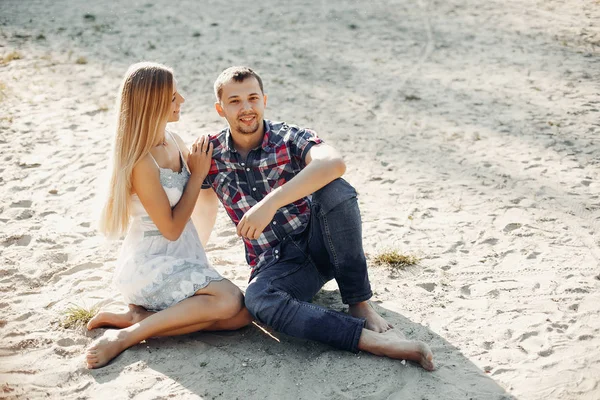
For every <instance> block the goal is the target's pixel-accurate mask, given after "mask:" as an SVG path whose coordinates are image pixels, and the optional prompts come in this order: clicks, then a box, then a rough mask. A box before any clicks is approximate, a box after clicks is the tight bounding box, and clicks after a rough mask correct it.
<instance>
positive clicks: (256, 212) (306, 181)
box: [237, 143, 346, 239]
mask: <svg viewBox="0 0 600 400" xmlns="http://www.w3.org/2000/svg"><path fill="white" fill-rule="evenodd" d="M305 161H306V164H307V165H306V167H305V168H304V169H303V170H302V171H300V173H299V174H298V175H296V176H295V177H294V178H293V179H291V180H289V181H288V182H286V183H285V184H284V185H282V186H280V187H278V188H276V189H275V190H273V191H272V192H271V193H269V194H268V195H266V196H265V198H264V199H262V200H261V201H260V202H259V203H258V204H256V205H255V206H254V207H252V208H251V209H250V210H248V212H247V213H246V214H244V216H243V217H242V219H241V220H240V222H239V224H238V226H237V233H238V235H239V236H244V237H247V238H249V239H258V237H259V236H260V235H261V234H262V232H263V230H264V229H265V227H266V226H267V224H269V222H271V220H272V219H273V217H274V216H275V213H276V212H277V210H278V209H279V208H281V207H283V206H285V205H287V204H290V203H293V202H294V201H296V200H298V199H301V198H303V197H305V196H308V195H309V194H312V193H314V192H316V191H317V190H319V189H321V188H322V187H323V186H325V185H327V184H328V183H330V182H332V181H334V180H335V179H337V178H339V177H341V176H342V175H343V174H344V172H346V164H345V163H344V160H343V159H342V157H341V155H340V154H339V153H338V151H337V150H336V149H334V148H333V147H331V146H329V145H327V144H325V143H321V144H318V145H314V146H312V147H311V148H310V150H309V151H308V153H307V154H306V159H305Z"/></svg>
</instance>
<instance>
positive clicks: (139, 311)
mask: <svg viewBox="0 0 600 400" xmlns="http://www.w3.org/2000/svg"><path fill="white" fill-rule="evenodd" d="M152 314H153V312H151V311H148V310H146V309H145V308H144V307H140V306H136V305H135V304H130V305H129V310H127V311H125V312H121V313H113V312H108V311H101V312H99V313H98V314H96V315H95V316H94V318H92V319H91V320H90V321H89V322H88V324H87V329H88V330H90V331H91V330H92V329H96V328H100V327H103V326H109V327H112V328H119V329H123V328H128V327H130V326H131V325H133V324H136V323H138V322H140V321H141V320H143V319H145V318H147V317H148V316H150V315H152Z"/></svg>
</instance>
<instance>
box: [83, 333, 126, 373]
mask: <svg viewBox="0 0 600 400" xmlns="http://www.w3.org/2000/svg"><path fill="white" fill-rule="evenodd" d="M125 335H126V333H124V332H123V331H120V330H119V331H115V330H108V331H106V332H104V334H103V335H102V336H101V337H100V338H98V339H96V340H95V341H94V343H92V345H91V346H90V347H89V348H88V349H87V351H86V354H85V361H86V364H87V368H88V369H93V368H101V367H104V366H105V365H106V364H108V363H109V362H110V360H112V359H113V358H115V357H116V356H118V355H119V354H121V353H122V352H123V350H125V349H126V348H127V347H129V346H127V345H126V343H125V337H124V336H125Z"/></svg>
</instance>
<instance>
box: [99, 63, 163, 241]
mask: <svg viewBox="0 0 600 400" xmlns="http://www.w3.org/2000/svg"><path fill="white" fill-rule="evenodd" d="M120 93H121V95H120V98H119V100H118V105H119V113H118V121H117V130H116V133H115V138H114V144H113V154H112V171H111V174H110V184H109V187H108V198H107V200H106V203H105V204H104V207H103V209H102V213H101V215H100V224H99V229H100V231H101V232H102V233H103V234H105V235H106V236H108V237H111V238H115V237H120V236H122V235H123V234H125V233H126V231H127V228H128V226H129V217H130V200H131V193H132V180H131V176H132V172H133V168H134V167H135V166H136V164H137V163H138V162H139V161H140V160H141V159H142V158H143V157H145V156H146V155H147V154H148V153H149V152H150V149H151V148H152V147H153V146H156V144H157V143H158V142H159V141H160V140H161V138H162V135H163V132H160V127H161V126H164V125H165V124H166V122H167V121H168V118H169V110H170V106H171V98H172V96H173V71H172V70H171V69H170V68H168V67H166V66H164V65H161V64H157V63H149V62H142V63H137V64H133V65H132V66H130V67H129V69H128V70H127V73H126V74H125V77H124V79H123V83H122V84H121V89H120Z"/></svg>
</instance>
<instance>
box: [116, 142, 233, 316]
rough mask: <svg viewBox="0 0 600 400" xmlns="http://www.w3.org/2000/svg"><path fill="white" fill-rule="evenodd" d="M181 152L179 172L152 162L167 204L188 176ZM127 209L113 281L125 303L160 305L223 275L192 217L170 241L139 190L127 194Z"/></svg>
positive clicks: (150, 307) (172, 201)
mask: <svg viewBox="0 0 600 400" xmlns="http://www.w3.org/2000/svg"><path fill="white" fill-rule="evenodd" d="M179 157H180V158H181V164H182V169H181V172H179V173H178V172H175V171H173V170H171V169H168V168H161V167H160V166H158V164H156V165H157V166H158V168H159V171H160V182H161V184H162V187H163V189H164V190H165V193H166V194H167V197H168V198H169V203H170V204H171V208H173V207H175V205H176V204H177V203H178V202H179V199H181V196H182V194H183V190H184V189H185V185H186V184H187V181H188V180H189V177H190V172H189V170H188V169H187V165H186V164H185V162H183V155H182V154H181V151H179ZM153 159H154V158H153ZM154 162H155V163H156V161H154ZM131 214H132V220H131V224H130V227H129V230H128V232H127V235H126V237H125V240H124V241H123V245H122V247H121V251H120V254H119V257H118V259H117V266H116V269H115V274H114V283H115V285H116V286H117V288H118V289H119V290H120V291H121V293H122V294H123V297H124V298H125V301H126V302H127V303H131V304H136V305H138V306H142V307H144V308H146V309H148V310H152V311H160V310H164V309H165V308H167V307H170V306H172V305H174V304H176V303H178V302H180V301H181V300H184V299H186V298H188V297H190V296H192V295H194V293H195V292H196V291H197V290H199V289H202V288H204V287H206V286H207V285H208V284H209V283H210V282H212V281H219V280H222V279H224V278H223V277H222V276H221V275H219V273H218V272H217V271H216V270H215V269H214V268H213V267H212V266H211V265H210V263H209V262H208V259H207V258H206V253H205V252H204V248H203V247H202V244H201V243H200V238H199V237H198V233H197V232H196V228H195V227H194V225H193V223H192V221H191V220H189V221H188V222H187V224H186V225H185V228H184V229H183V232H182V233H181V236H180V237H179V238H178V239H177V240H175V241H170V240H168V239H166V238H165V237H164V236H163V235H162V234H161V233H160V231H159V230H158V228H157V227H156V225H154V223H153V222H152V219H151V218H150V216H149V215H148V213H147V212H146V210H145V209H144V206H143V205H142V203H141V202H140V199H139V197H138V196H137V195H133V196H132V199H131Z"/></svg>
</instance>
